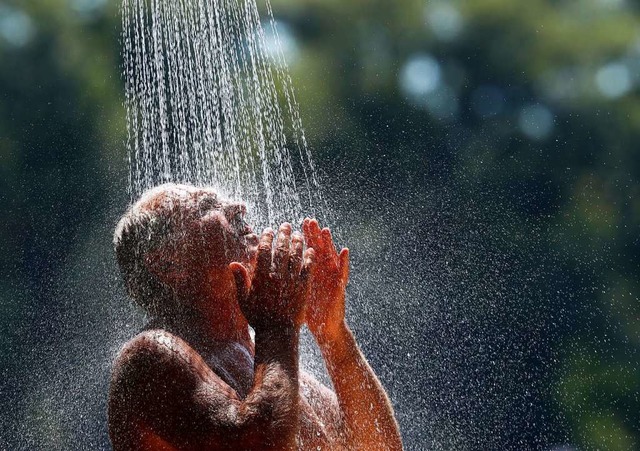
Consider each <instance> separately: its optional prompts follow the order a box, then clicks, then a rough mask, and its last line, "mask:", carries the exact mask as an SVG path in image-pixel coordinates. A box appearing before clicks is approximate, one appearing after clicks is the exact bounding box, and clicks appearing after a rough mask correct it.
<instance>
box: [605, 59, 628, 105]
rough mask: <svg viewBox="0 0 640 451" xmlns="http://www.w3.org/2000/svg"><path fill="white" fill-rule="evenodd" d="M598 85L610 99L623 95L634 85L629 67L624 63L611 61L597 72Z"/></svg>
mask: <svg viewBox="0 0 640 451" xmlns="http://www.w3.org/2000/svg"><path fill="white" fill-rule="evenodd" d="M596 86H597V87H598V90H599V91H600V93H601V94H602V95H603V96H605V97H607V98H609V99H617V98H618V97H622V96H623V95H625V94H627V93H629V91H631V88H632V87H633V83H632V79H631V73H630V72H629V68H628V67H627V66H626V65H624V64H622V63H610V64H607V65H605V66H603V67H601V68H600V69H599V70H598V72H596Z"/></svg>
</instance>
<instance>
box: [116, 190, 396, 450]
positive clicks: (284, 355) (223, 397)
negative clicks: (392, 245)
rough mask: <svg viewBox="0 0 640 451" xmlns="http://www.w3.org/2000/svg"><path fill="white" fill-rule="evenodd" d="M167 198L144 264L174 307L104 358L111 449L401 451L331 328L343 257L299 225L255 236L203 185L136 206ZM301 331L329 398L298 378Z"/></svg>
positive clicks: (374, 388) (340, 308) (359, 362)
mask: <svg viewBox="0 0 640 451" xmlns="http://www.w3.org/2000/svg"><path fill="white" fill-rule="evenodd" d="M167 196H168V197H169V198H171V199H170V200H171V202H172V203H171V205H175V209H174V210H172V211H171V214H174V215H178V217H179V218H180V220H179V221H178V229H179V230H178V233H177V234H176V237H174V238H173V239H172V241H171V245H165V246H162V247H161V248H160V249H158V250H156V251H155V252H151V253H149V254H148V255H145V260H144V261H145V264H146V265H147V266H148V268H149V269H150V271H151V273H153V274H154V276H156V277H157V278H158V279H159V280H161V281H162V283H164V284H166V285H167V286H170V287H171V289H172V292H173V293H174V296H175V298H176V300H177V302H176V303H175V304H174V305H175V306H176V307H175V308H173V309H172V308H168V309H167V310H166V311H163V314H162V315H157V317H155V318H152V320H151V323H150V324H149V326H148V327H147V328H146V329H145V330H144V331H143V332H142V333H140V334H139V335H137V336H136V337H134V338H133V339H132V340H130V341H129V342H128V343H127V344H126V345H125V346H124V347H123V349H122V350H121V352H120V354H119V355H118V357H117V359H116V361H115V364H114V368H113V375H112V381H111V390H110V397H109V432H110V436H111V440H112V443H113V447H114V450H116V451H121V450H180V451H186V450H222V449H228V450H294V449H305V450H306V449H309V450H317V449H324V450H340V449H343V450H398V449H402V443H401V440H400V435H399V432H398V427H397V423H396V421H395V419H394V416H393V410H392V408H391V405H390V403H389V400H388V398H387V396H386V394H385V392H384V389H383V388H382V386H381V385H380V383H379V382H378V380H377V378H376V376H375V375H374V373H373V371H372V370H371V368H370V367H369V365H368V364H367V362H366V360H365V359H364V357H363V356H362V354H361V353H360V351H359V349H358V347H357V345H356V342H355V339H354V337H353V335H352V333H351V332H350V330H349V328H348V326H347V324H346V322H345V319H344V305H345V287H346V285H347V280H348V276H349V251H348V250H347V249H343V250H342V251H341V252H340V253H338V252H336V249H335V246H334V244H333V239H332V237H331V232H330V231H329V230H328V229H321V228H320V226H319V225H318V223H317V221H315V220H310V219H306V220H305V221H304V223H303V233H304V234H301V233H298V232H294V231H293V230H292V227H291V225H290V224H286V223H285V224H283V225H282V226H281V227H280V228H279V230H278V231H277V232H274V231H272V230H270V229H267V230H265V231H264V232H263V233H262V234H261V236H260V237H259V238H258V237H257V236H256V235H255V234H253V233H252V231H251V229H250V228H248V226H246V225H245V224H244V223H243V221H242V220H241V218H242V216H243V214H244V212H245V207H244V205H242V204H239V203H232V202H227V201H224V200H220V199H219V198H218V196H217V195H216V194H215V192H213V191H212V190H210V189H196V188H193V187H189V186H181V185H174V186H170V187H168V188H167V189H166V190H165V191H161V192H158V193H157V194H156V195H154V196H153V197H152V198H151V199H149V200H148V201H147V202H146V203H145V204H144V205H142V206H141V209H142V211H144V210H145V209H154V208H159V205H160V204H162V202H166V201H167V200H168V197H167ZM163 205H166V203H165V204H163ZM305 247H306V250H305ZM304 323H306V324H307V326H308V327H309V330H310V331H311V333H312V334H313V335H314V337H315V338H316V341H317V343H318V345H319V347H320V349H321V351H322V355H323V357H324V359H325V363H326V365H327V369H328V372H329V375H330V377H331V380H332V382H333V385H334V389H335V393H334V392H332V391H331V390H329V389H328V388H326V387H325V386H323V385H322V384H320V383H319V382H318V381H317V380H315V379H314V378H313V377H311V376H310V375H308V374H306V373H304V372H300V371H299V370H298V337H299V332H300V328H301V326H302V325H303V324H304ZM249 324H251V326H252V327H253V329H254V331H255V344H254V342H253V341H252V340H251V337H250V335H249V328H248V326H249Z"/></svg>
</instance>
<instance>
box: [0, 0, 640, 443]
mask: <svg viewBox="0 0 640 451" xmlns="http://www.w3.org/2000/svg"><path fill="white" fill-rule="evenodd" d="M272 1H273V5H274V11H275V13H276V16H277V19H278V20H279V21H280V22H281V23H282V24H283V25H284V24H286V25H288V26H289V27H288V30H289V33H283V36H284V39H289V40H290V42H289V44H291V45H290V46H288V47H287V48H288V49H289V50H290V51H289V52H288V53H287V57H288V58H289V61H290V63H291V66H292V75H293V78H294V84H295V85H296V89H297V94H298V100H299V103H300V106H301V111H302V118H303V120H304V122H305V125H306V129H307V132H308V136H309V140H310V142H311V145H312V148H313V149H314V152H315V155H316V157H317V158H318V159H319V160H320V166H321V167H322V168H324V169H325V171H326V172H327V178H328V179H329V180H330V181H331V184H332V185H333V188H332V189H334V190H336V191H338V192H339V191H340V190H343V191H352V192H356V193H357V195H356V194H354V195H351V196H347V195H345V196H344V199H343V200H342V202H343V204H344V205H343V208H344V210H345V212H346V213H345V214H349V212H350V210H349V207H350V206H357V204H358V202H362V197H363V196H366V197H370V198H372V199H380V202H381V203H382V202H388V203H393V202H397V203H398V204H399V205H400V207H398V208H401V210H400V211H402V212H404V213H406V214H407V215H410V214H414V215H416V216H417V219H412V220H410V221H409V220H407V223H406V224H402V223H401V220H402V219H403V218H404V217H403V216H402V215H398V217H397V218H395V219H396V220H397V221H398V223H397V224H394V225H393V227H396V228H398V229H400V230H402V240H398V241H394V237H381V238H380V239H381V240H382V241H385V242H387V241H389V242H388V243H387V244H386V246H387V247H386V248H385V247H384V246H385V245H384V244H381V246H382V247H383V249H384V250H385V252H388V254H386V255H387V256H388V258H396V256H397V253H401V254H402V251H404V252H405V254H406V255H421V256H425V257H423V258H425V259H427V258H428V259H429V262H430V263H433V264H434V265H442V267H443V268H444V267H446V268H448V269H447V271H450V272H444V273H437V274H436V275H437V276H438V277H440V276H441V275H442V274H445V275H447V276H448V277H450V279H447V280H446V281H442V282H441V283H440V284H437V283H436V284H435V286H434V287H433V290H434V291H433V295H434V296H435V297H433V298H431V297H428V298H427V297H425V298H422V299H421V302H422V303H423V304H424V305H420V306H412V305H407V306H405V308H406V309H408V310H410V313H411V312H412V314H414V316H419V315H421V314H423V315H424V308H426V304H427V303H429V302H433V303H437V302H438V300H437V299H436V297H438V296H439V297H442V298H443V299H444V298H455V297H456V296H458V297H460V299H458V300H455V299H454V300H446V302H447V304H446V305H447V306H448V307H447V308H448V309H449V310H446V312H445V317H444V320H445V326H446V327H445V328H444V329H443V328H440V329H436V328H435V327H434V326H433V325H431V324H430V323H429V319H428V318H425V319H423V320H422V322H420V323H419V324H421V325H423V326H424V328H425V330H424V332H423V335H421V336H416V337H415V340H417V341H421V343H419V345H416V344H414V343H407V342H406V341H399V342H398V343H397V346H398V347H400V348H402V354H403V355H404V351H405V350H409V351H410V353H414V355H415V353H418V354H420V353H422V354H423V355H424V356H423V357H422V360H420V361H419V363H418V364H416V368H415V373H419V374H414V375H413V377H415V379H414V380H412V381H411V382H412V384H414V385H416V387H414V388H411V389H407V388H406V387H404V385H406V384H405V383H403V382H402V381H401V382H398V383H397V384H394V386H393V387H391V389H392V390H395V391H396V392H397V393H396V396H394V399H398V400H399V401H398V402H399V403H407V404H408V405H411V406H420V404H419V403H416V402H415V400H414V398H415V397H416V396H418V397H420V396H422V397H424V398H425V399H427V398H428V399H429V400H430V402H431V401H432V402H433V409H434V410H437V411H439V412H440V414H441V417H442V418H443V419H444V421H446V422H449V423H450V425H451V429H452V430H453V431H456V432H459V433H460V435H461V436H462V437H465V438H468V439H470V440H471V442H469V443H454V444H452V445H451V447H452V448H460V449H548V448H550V447H552V446H553V445H555V444H560V443H565V442H567V443H568V442H571V443H574V444H575V445H576V446H578V447H579V448H580V449H620V450H623V449H624V450H628V449H637V448H638V447H639V446H640V431H639V430H638V424H640V414H639V412H640V398H639V397H638V393H640V374H639V372H640V369H639V365H638V362H639V361H640V360H639V358H638V357H639V355H638V354H639V352H638V351H639V348H640V321H639V319H640V304H639V302H638V300H639V298H640V285H639V283H638V274H640V272H639V269H640V268H639V264H640V239H639V238H638V237H639V236H640V234H639V233H638V232H639V231H640V230H639V225H640V188H639V185H638V176H639V172H640V158H638V151H637V148H636V141H637V139H638V134H639V132H640V102H639V101H638V100H639V99H638V97H639V90H638V88H639V83H640V78H639V77H638V73H640V70H639V69H640V34H639V32H638V30H640V16H639V12H638V6H639V5H638V3H637V2H631V1H625V0H589V1H581V2H577V1H570V0H565V1H552V0H530V1H527V2H521V1H520V2H519V1H515V0H466V1H462V0H451V1H440V0H433V1H418V0H396V1H393V2H390V1H383V0H351V1H349V0H339V1H338V0H306V1H300V0H296V1H293V0H272ZM258 3H259V4H262V2H261V1H259V2H258ZM118 8H119V2H117V1H114V2H107V1H105V0H65V1H54V0H28V1H18V0H15V1H7V0H0V61H2V63H1V64H0V96H1V97H0V98H1V99H2V100H1V101H0V161H2V165H0V174H1V177H0V186H1V187H2V190H1V191H0V193H2V200H3V202H4V208H5V214H4V219H5V220H4V221H0V239H1V240H2V245H1V248H2V249H3V251H4V252H3V253H2V255H0V268H2V272H3V274H5V277H4V278H3V280H2V281H1V282H0V330H1V331H2V332H0V351H2V352H0V368H2V372H3V373H2V374H3V375H4V376H5V377H3V378H0V398H2V399H3V401H7V403H9V402H12V403H15V402H16V400H20V399H23V398H24V397H23V395H24V392H25V391H26V390H27V389H26V388H25V387H24V386H23V380H27V379H28V377H27V376H28V373H29V372H30V371H31V370H32V367H33V365H34V363H33V357H32V356H30V354H29V353H30V352H32V350H33V349H37V348H38V347H39V346H42V344H43V343H45V344H46V345H49V344H50V342H52V341H55V340H56V338H55V336H54V335H55V331H56V318H57V309H59V306H56V305H55V303H56V301H57V298H56V297H55V296H53V295H52V293H51V286H52V278H55V277H56V276H57V275H58V274H59V266H60V262H61V261H64V259H65V258H66V256H67V255H68V254H69V253H70V252H71V251H72V248H73V247H74V246H77V245H78V243H83V242H87V241H88V239H87V237H85V236H83V232H84V231H85V230H87V229H88V226H87V224H88V223H90V222H91V221H93V220H95V218H96V217H97V212H99V211H102V210H104V209H105V208H106V207H107V206H108V205H109V204H110V203H113V202H121V203H123V202H124V200H123V194H124V191H125V190H124V189H123V188H122V186H117V185H123V184H125V183H126V175H125V173H126V155H125V154H124V151H123V143H124V136H125V132H126V131H125V130H124V126H123V119H122V116H123V111H122V107H121V95H122V94H121V92H122V81H121V79H120V76H119V71H120V68H119V67H120V63H119V57H118V55H119V51H120V43H119V36H118V35H119V30H120V25H119V17H118ZM344 174H347V175H348V176H349V178H351V179H352V180H351V181H349V180H347V181H344V180H341V179H340V176H343V175H344ZM114 185H116V186H114ZM114 195H116V196H121V197H118V199H117V200H115V201H114V200H113V199H112V196H114ZM351 197H354V198H355V199H353V200H349V199H351ZM434 198H437V199H435V200H434ZM350 202H351V203H350ZM453 203H459V204H460V206H458V207H457V208H456V209H455V210H454V209H452V207H451V204H453ZM427 206H429V207H431V206H436V207H438V211H432V210H430V209H429V208H427ZM354 208H355V207H354ZM383 208H384V206H382V207H379V206H376V209H375V210H374V212H379V211H381V210H382V209H383ZM377 221H379V218H378V217H376V214H375V213H371V214H370V216H369V217H367V218H366V220H365V221H364V222H363V223H362V224H353V229H354V230H356V231H358V232H359V233H366V234H370V235H371V236H372V237H375V234H376V229H379V228H380V227H381V224H380V223H379V222H377ZM433 227H441V230H438V231H435V230H433ZM425 230H426V231H428V233H426V234H425V232H424V231H425ZM435 234H439V235H438V237H434V235H435ZM436 238H437V239H436ZM107 239H108V237H107ZM443 243H444V244H446V245H443ZM469 250H472V251H474V252H476V253H478V254H479V258H480V259H481V260H484V261H480V262H478V261H474V262H472V263H473V264H469V261H470V260H469V259H470V258H471V257H470V256H469V253H468V252H467V253H465V252H463V251H469ZM410 252H414V253H410ZM365 263H368V262H365ZM371 263H372V264H373V263H375V262H371ZM418 266H419V265H418ZM412 270H413V271H415V272H416V277H418V276H419V277H424V280H432V279H429V278H428V277H429V276H430V274H428V272H429V271H432V269H431V268H414V269H412ZM433 271H435V270H433ZM443 271H444V270H443ZM381 277H382V276H381ZM463 283H467V284H468V285H467V286H464V284H463ZM447 284H449V285H447ZM451 285H455V287H456V289H453V290H450V291H447V289H448V288H447V287H449V286H451ZM474 287H480V288H482V289H483V290H484V292H483V293H484V294H482V295H478V294H474V293H471V291H473V290H474V289H476V288H474ZM381 289H382V288H381ZM401 289H406V290H410V289H411V287H401ZM438 290H439V291H438ZM419 293H420V295H422V291H419ZM491 295H493V296H494V298H492V297H491ZM467 297H469V298H473V299H479V300H480V301H482V302H479V303H478V305H469V304H468V303H465V299H466V298H467ZM442 302H443V304H444V302H445V301H442ZM423 307H424V308H423ZM411 309H415V311H413V310H411ZM398 310H400V309H393V308H389V309H387V310H384V311H381V313H376V312H367V313H369V314H371V317H372V320H376V317H375V315H376V314H377V315H381V316H382V315H390V316H392V319H391V320H392V321H400V320H401V318H402V316H401V314H402V312H399V311H398ZM405 314H407V313H406V312H405ZM394 315H396V316H394ZM385 319H388V318H378V320H380V323H381V324H382V323H383V321H384V320H385ZM487 331H490V333H489V332H487ZM438 333H440V335H438ZM478 337H484V339H483V340H480V341H481V342H479V343H478V342H477V340H476V341H474V339H477V338H478ZM396 339H397V340H400V339H398V338H394V337H388V338H387V340H389V341H391V342H393V341H394V340H396ZM405 339H406V337H404V336H402V340H405ZM370 340H371V343H372V346H373V345H376V344H378V345H380V346H382V343H379V342H381V341H383V339H382V338H380V337H373V338H371V339H370ZM376 340H378V341H376ZM425 343H427V345H425ZM454 344H455V347H454ZM43 352H44V351H43ZM36 354H37V355H40V354H38V353H37V352H36ZM20 356H22V357H20ZM444 356H449V357H450V359H449V360H448V361H447V362H448V366H445V367H444V368H442V369H437V368H434V367H432V366H430V365H427V364H424V362H428V361H429V359H434V360H435V361H440V360H437V359H444V358H445V357H444ZM374 361H375V363H376V365H378V366H379V367H380V368H383V369H384V368H386V367H385V365H388V364H386V363H385V356H374ZM442 361H443V362H444V360H442ZM18 403H19V401H18ZM411 403H414V404H411ZM20 408H25V409H26V408H28V406H20ZM413 415H415V416H414V417H411V416H406V417H403V418H402V423H403V429H404V431H405V434H406V435H408V436H410V437H411V438H412V440H413V442H412V445H411V446H412V447H414V448H415V449H420V447H421V446H422V445H421V444H420V443H418V442H419V440H427V441H428V442H429V443H440V444H441V446H442V442H438V439H434V438H433V437H426V438H425V435H424V432H421V431H414V430H417V429H420V426H412V422H416V421H420V420H416V418H419V419H421V418H424V416H422V414H421V413H420V412H413ZM17 418H18V420H15V421H20V418H21V417H20V416H19V415H18V416H17ZM10 421H13V420H10V419H9V418H2V419H0V425H5V423H6V424H14V423H11V422H10ZM5 430H7V429H6V428H5ZM432 433H435V432H433V431H428V432H427V434H432ZM1 439H2V436H1V435H0V445H3V443H2V440H1ZM16 446H18V447H19V446H20V444H18V445H16ZM424 446H426V445H424ZM0 447H1V446H0Z"/></svg>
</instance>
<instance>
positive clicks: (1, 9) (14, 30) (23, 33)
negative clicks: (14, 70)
mask: <svg viewBox="0 0 640 451" xmlns="http://www.w3.org/2000/svg"><path fill="white" fill-rule="evenodd" d="M35 31H36V30H35V26H34V24H33V21H32V20H31V17H29V16H28V15H27V14H26V13H25V12H23V11H20V10H18V9H14V8H11V7H9V6H4V5H0V36H2V38H3V39H4V40H5V41H6V42H7V43H8V44H10V45H12V46H13V47H24V46H25V45H27V44H28V43H29V42H31V40H32V39H33V36H34V35H35Z"/></svg>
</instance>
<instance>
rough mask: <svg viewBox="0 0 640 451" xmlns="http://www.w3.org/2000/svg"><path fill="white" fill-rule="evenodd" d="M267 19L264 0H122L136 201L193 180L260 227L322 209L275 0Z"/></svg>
mask: <svg viewBox="0 0 640 451" xmlns="http://www.w3.org/2000/svg"><path fill="white" fill-rule="evenodd" d="M266 17H267V19H266V20H265V21H263V20H261V17H260V14H259V11H258V7H257V5H256V2H255V0H123V3H122V20H123V39H122V41H123V54H124V66H123V69H124V75H125V84H126V107H127V124H128V147H129V155H130V194H131V197H132V199H134V198H137V197H138V196H139V195H140V194H141V193H142V192H143V191H145V190H146V189H148V188H150V187H153V186H155V185H158V184H160V183H165V182H188V183H192V184H194V185H198V186H213V187H215V188H216V189H217V190H219V191H220V192H222V193H223V194H224V195H226V196H228V197H231V198H235V199H242V200H243V201H245V202H246V203H247V204H248V206H249V219H250V221H252V222H253V223H254V224H255V225H257V226H265V225H275V224H277V223H279V222H283V221H298V220H300V219H301V218H302V215H303V214H305V215H309V214H317V213H322V209H323V205H324V201H323V198H322V194H321V192H320V187H319V184H318V180H317V176H316V171H315V168H314V164H313V160H312V158H311V154H310V151H309V148H308V146H307V143H306V139H305V135H304V131H303V128H302V123H301V120H300V116H299V113H298V105H297V103H296V98H295V95H294V92H293V89H292V84H291V79H290V76H289V72H288V68H287V65H286V61H285V58H284V55H283V52H282V50H281V47H280V44H279V38H278V30H277V25H276V21H275V20H274V17H273V13H272V10H271V5H270V3H269V1H268V0H266ZM263 24H264V25H265V28H266V29H267V30H268V32H269V33H272V34H273V35H274V38H275V39H274V40H275V42H276V48H275V51H272V52H267V48H266V46H267V40H266V32H265V28H263Z"/></svg>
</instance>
